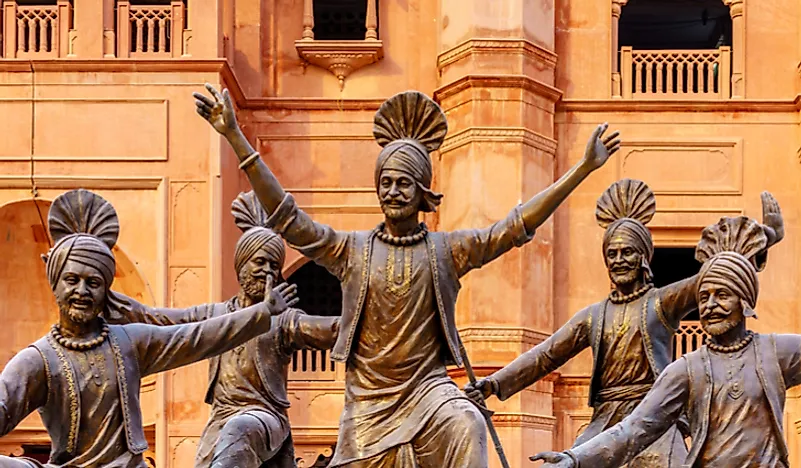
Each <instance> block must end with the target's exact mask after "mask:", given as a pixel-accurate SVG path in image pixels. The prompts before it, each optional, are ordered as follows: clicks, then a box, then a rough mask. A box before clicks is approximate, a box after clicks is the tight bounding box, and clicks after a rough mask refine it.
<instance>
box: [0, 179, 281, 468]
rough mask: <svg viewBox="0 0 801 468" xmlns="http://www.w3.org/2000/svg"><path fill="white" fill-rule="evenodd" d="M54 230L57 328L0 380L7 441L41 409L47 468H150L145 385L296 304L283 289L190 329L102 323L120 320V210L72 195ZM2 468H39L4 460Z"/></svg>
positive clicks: (1, 430) (64, 198) (263, 327)
mask: <svg viewBox="0 0 801 468" xmlns="http://www.w3.org/2000/svg"><path fill="white" fill-rule="evenodd" d="M48 224H49V229H50V234H51V236H52V238H53V240H54V242H55V245H54V246H53V248H52V249H51V250H50V252H49V253H48V255H47V259H46V262H47V279H48V280H49V281H50V286H51V287H52V289H53V294H54V295H55V297H56V302H57V303H58V310H59V321H58V323H57V324H55V325H53V328H52V329H51V330H50V333H48V334H47V335H45V336H44V337H43V338H41V339H40V340H38V341H37V342H36V343H34V344H33V345H31V346H30V347H28V348H25V349H23V350H22V351H20V352H19V353H17V355H16V356H14V357H13V358H12V359H11V361H9V362H8V364H7V365H6V367H5V368H4V369H3V372H2V374H0V436H1V435H5V434H8V433H9V432H10V431H12V430H13V429H14V427H16V426H17V424H19V423H20V421H22V420H23V419H24V418H25V417H26V416H28V415H29V414H30V413H31V412H33V411H34V410H36V409H38V410H39V412H40V414H41V416H42V421H43V422H44V425H45V428H46V429H47V432H48V434H49V435H50V438H51V440H52V448H51V452H50V461H49V463H48V464H47V465H45V466H46V467H49V468H56V467H63V468H76V467H83V468H90V467H98V466H103V467H113V468H146V467H147V465H146V463H145V461H144V458H143V455H142V454H143V453H144V451H145V450H146V449H147V442H146V440H145V434H144V429H143V428H142V412H141V408H140V404H139V385H140V379H141V378H142V377H144V376H147V375H150V374H155V373H158V372H164V371H167V370H170V369H175V368H177V367H181V366H185V365H188V364H192V363H194V362H197V361H201V360H203V359H208V358H210V357H212V356H216V355H218V354H220V353H223V352H225V351H228V350H230V349H233V348H235V347H237V346H240V345H243V344H245V343H246V342H248V341H250V340H251V339H253V338H255V337H256V336H258V335H261V334H263V333H267V332H268V331H270V327H271V325H272V319H271V315H278V314H280V313H282V312H284V311H285V310H286V309H287V303H286V300H290V301H291V300H293V299H294V296H293V294H292V292H291V291H289V290H288V289H287V288H286V287H282V288H280V289H278V288H276V289H275V290H273V289H269V291H271V293H270V294H269V297H268V298H267V301H266V302H259V303H255V304H253V305H251V306H250V307H247V308H244V309H242V310H241V311H238V312H236V313H232V314H226V315H224V316H221V317H218V318H214V319H210V320H206V321H203V322H198V323H192V324H186V325H174V326H170V327H158V326H153V325H145V324H131V325H109V324H108V323H106V321H105V320H104V318H103V316H104V315H105V316H116V315H119V314H120V311H119V307H120V301H119V299H120V298H118V297H117V295H116V294H115V293H113V292H112V291H111V290H110V289H109V288H110V287H111V284H112V282H113V281H114V272H115V271H116V262H115V260H114V254H112V252H111V249H112V247H114V245H115V244H116V242H117V236H118V234H119V223H118V222H117V214H116V212H115V211H114V208H113V207H112V206H111V204H109V203H108V202H107V201H106V200H104V199H103V198H101V197H99V196H98V195H95V194H94V193H91V192H88V191H86V190H73V191H71V192H67V193H65V194H63V195H61V196H59V197H58V198H56V199H55V201H53V204H52V206H51V208H50V214H49V215H48ZM266 287H268V288H269V287H270V283H268V284H267V286H266ZM281 292H283V293H284V294H281ZM284 295H286V298H285V297H284ZM0 466H2V467H3V468H31V467H33V468H36V467H41V466H42V465H40V464H39V462H37V461H34V460H29V459H25V458H13V459H12V458H9V457H5V456H0Z"/></svg>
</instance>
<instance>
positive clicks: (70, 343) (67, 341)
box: [50, 319, 108, 351]
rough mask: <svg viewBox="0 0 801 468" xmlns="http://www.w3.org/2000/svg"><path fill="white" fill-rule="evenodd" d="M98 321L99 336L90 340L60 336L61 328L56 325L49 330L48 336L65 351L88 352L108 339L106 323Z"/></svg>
mask: <svg viewBox="0 0 801 468" xmlns="http://www.w3.org/2000/svg"><path fill="white" fill-rule="evenodd" d="M99 320H100V321H101V323H102V326H101V329H100V336H98V337H95V338H92V339H91V340H80V339H76V338H67V337H66V336H64V335H62V334H61V327H59V326H58V324H57V323H56V324H54V325H53V327H52V328H50V335H51V336H52V337H53V339H55V340H56V342H58V344H60V345H61V346H63V347H65V348H67V349H71V350H73V351H88V350H90V349H94V348H97V347H98V346H100V345H101V344H103V342H104V341H106V339H108V323H106V321H105V320H103V319H99Z"/></svg>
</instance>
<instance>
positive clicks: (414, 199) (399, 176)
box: [378, 169, 423, 221]
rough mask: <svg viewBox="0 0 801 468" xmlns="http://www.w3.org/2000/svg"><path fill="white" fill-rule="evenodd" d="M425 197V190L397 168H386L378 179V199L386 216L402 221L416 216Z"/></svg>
mask: <svg viewBox="0 0 801 468" xmlns="http://www.w3.org/2000/svg"><path fill="white" fill-rule="evenodd" d="M422 199H423V191H422V190H420V188H419V187H418V186H417V183H416V182H415V181H414V179H412V178H411V177H410V176H409V174H407V173H405V172H401V171H399V170H396V169H384V170H383V171H381V178H380V179H379V180H378V201H379V202H380V203H381V211H383V212H384V216H386V217H387V218H389V219H391V220H393V221H402V220H404V219H408V218H410V217H412V216H416V215H417V212H418V211H419V209H420V203H421V202H422Z"/></svg>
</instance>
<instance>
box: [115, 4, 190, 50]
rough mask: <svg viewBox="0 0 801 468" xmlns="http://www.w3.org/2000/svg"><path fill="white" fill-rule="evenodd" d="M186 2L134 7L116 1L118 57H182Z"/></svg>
mask: <svg viewBox="0 0 801 468" xmlns="http://www.w3.org/2000/svg"><path fill="white" fill-rule="evenodd" d="M184 9H185V8H184V3H183V2H182V1H180V0H179V1H173V2H172V3H170V4H169V5H131V3H130V2H129V1H128V0H120V1H119V2H117V28H118V31H117V55H118V57H132V58H138V57H146V58H148V57H149V58H161V57H163V58H166V57H180V56H181V55H182V54H183V35H184Z"/></svg>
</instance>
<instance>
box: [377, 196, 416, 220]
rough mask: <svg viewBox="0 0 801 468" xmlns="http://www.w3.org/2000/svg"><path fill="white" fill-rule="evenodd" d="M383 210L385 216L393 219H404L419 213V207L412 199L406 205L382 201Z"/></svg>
mask: <svg viewBox="0 0 801 468" xmlns="http://www.w3.org/2000/svg"><path fill="white" fill-rule="evenodd" d="M381 211H383V212H384V216H386V217H387V218H388V219H391V220H393V221H403V220H404V219H409V218H412V217H414V216H415V215H417V207H416V206H414V204H413V203H412V202H411V201H409V202H406V204H404V205H390V204H389V203H388V202H387V201H382V202H381Z"/></svg>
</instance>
